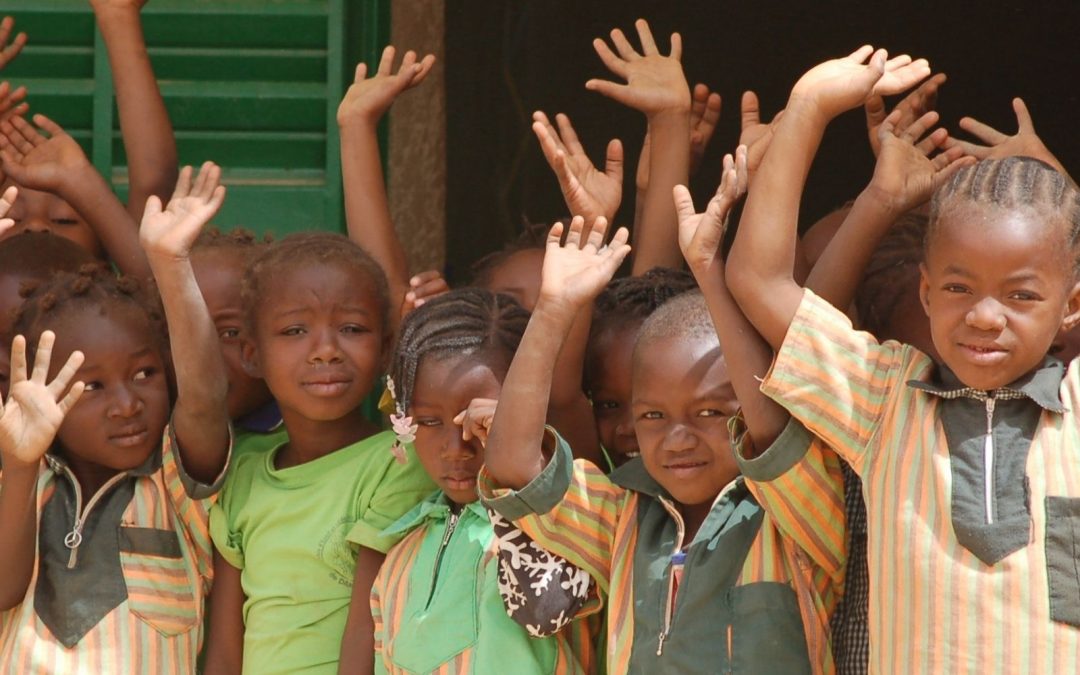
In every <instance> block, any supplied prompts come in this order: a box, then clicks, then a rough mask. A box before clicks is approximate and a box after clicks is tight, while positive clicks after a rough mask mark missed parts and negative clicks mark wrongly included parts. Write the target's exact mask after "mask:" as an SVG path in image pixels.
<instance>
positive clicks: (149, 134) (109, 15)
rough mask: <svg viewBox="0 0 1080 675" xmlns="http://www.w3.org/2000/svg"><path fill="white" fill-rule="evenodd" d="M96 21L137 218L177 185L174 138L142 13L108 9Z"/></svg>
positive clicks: (131, 205) (130, 206) (132, 208)
mask: <svg viewBox="0 0 1080 675" xmlns="http://www.w3.org/2000/svg"><path fill="white" fill-rule="evenodd" d="M97 18H98V27H99V28H100V29H101V35H102V37H103V38H104V39H105V48H106V50H107V51H108V54H109V64H110V65H111V67H112V73H113V86H114V88H115V90H116V105H117V109H118V111H119V113H120V133H121V136H122V137H123V140H124V152H125V154H126V155H127V160H128V180H129V192H128V204H127V209H128V213H130V214H131V217H132V218H135V219H138V218H140V217H141V216H142V212H143V209H144V208H145V206H146V199H147V197H149V196H150V195H157V196H158V197H160V198H161V199H162V200H167V199H168V198H169V195H170V194H171V192H172V187H173V186H174V185H175V184H176V175H177V156H176V138H175V137H174V135H173V127H172V122H171V121H170V120H169V113H168V110H167V109H166V108H165V101H164V100H163V99H162V97H161V91H160V90H159V88H158V83H157V79H156V78H155V77H154V70H153V66H152V65H151V63H150V56H149V54H148V53H147V50H146V41H145V39H144V37H143V29H142V21H141V20H140V16H139V10H138V9H137V8H134V7H132V8H115V9H110V8H104V9H101V10H99V11H98V17H97Z"/></svg>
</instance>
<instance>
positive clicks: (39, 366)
mask: <svg viewBox="0 0 1080 675" xmlns="http://www.w3.org/2000/svg"><path fill="white" fill-rule="evenodd" d="M54 344H56V333H53V332H52V331H51V330H47V331H44V332H42V333H41V337H40V338H38V346H37V352H36V354H35V356H34V369H33V372H31V373H30V380H31V381H33V382H36V383H38V384H45V378H46V377H48V375H49V364H50V363H51V362H52V350H53V345H54ZM25 358H26V357H25V354H24V355H23V359H24V361H23V368H24V371H25V368H26V362H25ZM12 361H14V358H12Z"/></svg>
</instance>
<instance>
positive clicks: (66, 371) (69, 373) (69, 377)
mask: <svg viewBox="0 0 1080 675" xmlns="http://www.w3.org/2000/svg"><path fill="white" fill-rule="evenodd" d="M38 353H39V354H40V352H38ZM38 358H39V359H40V358H41V357H40V356H39V357H38ZM83 360H84V358H83V353H82V352H80V351H78V350H76V351H73V352H71V356H69V357H68V360H67V362H66V363H64V367H63V368H61V369H60V372H58V373H57V374H56V377H54V378H53V381H52V382H50V383H49V384H48V385H47V388H48V390H49V393H50V394H51V395H52V397H53V399H54V400H56V399H60V395H61V394H63V393H64V392H65V391H67V389H68V387H69V386H70V385H71V383H72V382H73V381H74V380H75V374H76V373H78V372H79V368H80V367H81V366H82V364H83ZM34 370H35V371H36V370H37V364H34ZM78 384H82V383H81V382H80V383H78ZM72 388H74V387H72ZM80 393H81V392H80ZM69 395H70V392H69ZM76 398H78V396H76ZM73 403H74V401H73Z"/></svg>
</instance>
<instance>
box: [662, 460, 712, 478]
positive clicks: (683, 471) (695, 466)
mask: <svg viewBox="0 0 1080 675" xmlns="http://www.w3.org/2000/svg"><path fill="white" fill-rule="evenodd" d="M708 465H709V463H708V462H704V461H696V460H684V461H681V462H673V463H671V464H665V465H664V468H665V469H666V470H668V471H670V472H671V473H672V474H674V475H675V477H676V478H683V479H687V478H690V477H692V476H694V475H695V474H697V473H700V472H701V470H702V469H704V468H705V467H706V466H708Z"/></svg>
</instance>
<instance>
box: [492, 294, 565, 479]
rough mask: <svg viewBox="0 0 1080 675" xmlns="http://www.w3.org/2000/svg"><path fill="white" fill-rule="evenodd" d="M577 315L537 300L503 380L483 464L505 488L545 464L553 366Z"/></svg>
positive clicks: (540, 468)
mask: <svg viewBox="0 0 1080 675" xmlns="http://www.w3.org/2000/svg"><path fill="white" fill-rule="evenodd" d="M575 313H576V310H575V309H573V308H569V307H565V306H554V305H552V304H549V303H548V302H546V301H545V300H543V299H542V298H541V300H540V302H539V303H537V305H536V309H535V310H534V311H533V314H532V318H531V319H529V325H528V327H527V328H526V329H525V335H524V336H523V337H522V339H521V344H520V346H519V347H518V350H517V353H516V354H515V355H514V360H513V362H512V363H511V364H510V370H509V372H507V374H506V379H505V380H504V381H503V387H502V394H501V396H500V397H499V407H498V410H497V411H496V412H495V419H494V421H493V422H492V425H491V433H490V434H489V436H488V442H487V451H486V453H485V464H486V466H487V470H488V471H489V472H490V473H491V475H492V477H493V478H494V479H495V480H496V481H497V482H498V483H499V484H500V485H502V486H504V487H510V488H522V487H525V486H526V485H528V483H529V481H531V480H532V479H533V478H535V477H536V476H537V475H538V474H539V473H540V471H541V470H542V469H543V468H544V455H543V448H542V444H543V439H544V424H545V421H546V419H547V413H548V405H549V401H550V398H551V386H552V379H553V365H554V364H555V362H556V361H557V359H558V358H559V352H560V350H561V349H562V348H563V343H564V342H565V341H566V338H567V335H568V334H569V332H570V329H571V326H572V324H573V321H574V316H575Z"/></svg>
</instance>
